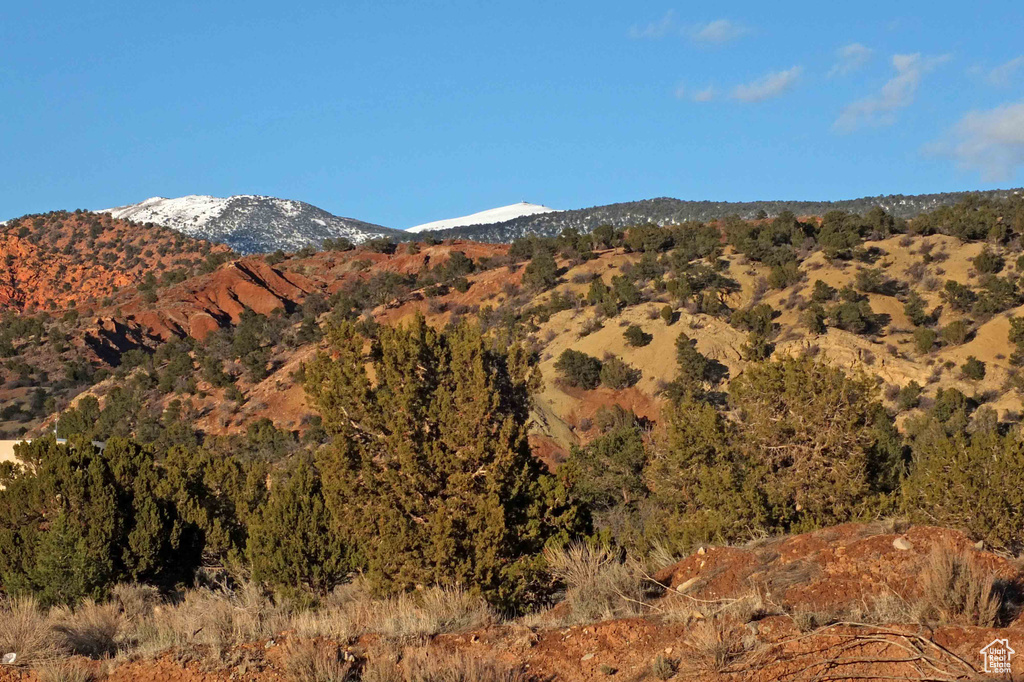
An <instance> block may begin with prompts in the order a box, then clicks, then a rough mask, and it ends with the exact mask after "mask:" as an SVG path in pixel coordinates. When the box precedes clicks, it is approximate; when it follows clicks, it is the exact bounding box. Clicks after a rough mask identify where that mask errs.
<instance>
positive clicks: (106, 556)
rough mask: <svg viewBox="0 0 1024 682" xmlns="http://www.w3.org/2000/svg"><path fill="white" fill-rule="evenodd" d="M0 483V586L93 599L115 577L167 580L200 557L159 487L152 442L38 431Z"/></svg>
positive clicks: (51, 598)
mask: <svg viewBox="0 0 1024 682" xmlns="http://www.w3.org/2000/svg"><path fill="white" fill-rule="evenodd" d="M18 456H19V458H20V460H21V463H22V466H19V467H14V468H12V469H9V470H8V472H7V473H6V474H5V476H4V477H3V479H2V480H0V483H2V486H3V490H0V584H3V586H4V588H5V590H7V591H9V592H32V593H35V594H36V595H38V596H39V597H40V599H41V600H42V601H44V602H45V603H65V604H73V603H75V602H76V601H78V600H80V599H82V598H84V597H92V598H99V597H101V596H102V595H103V594H104V592H105V591H106V589H107V588H108V587H109V586H110V585H112V584H113V583H115V582H118V581H138V582H147V583H154V584H161V585H173V584H175V583H176V582H179V581H182V580H189V579H190V578H191V575H192V573H193V572H194V571H195V569H196V567H197V566H198V565H199V560H200V557H201V550H202V544H201V542H202V538H201V534H200V533H199V532H198V529H197V528H196V527H195V526H194V525H193V524H191V523H189V522H187V521H185V520H183V519H182V518H181V517H180V516H179V515H178V513H177V509H176V508H175V506H174V504H173V503H172V501H171V500H170V499H169V498H168V496H167V494H166V488H165V486H164V483H163V476H162V474H161V472H160V471H158V469H157V468H156V466H155V464H154V461H153V453H152V451H151V450H149V449H147V448H144V447H142V446H140V445H138V444H137V443H134V442H132V441H129V440H126V439H123V438H114V439H111V440H109V441H107V443H106V447H105V448H103V449H102V450H101V449H97V448H95V447H93V446H92V445H91V444H89V442H88V441H85V440H83V439H80V438H79V439H74V440H73V441H72V442H71V443H70V444H68V445H62V444H58V443H57V442H56V441H55V440H54V439H53V438H50V437H47V438H41V439H38V440H34V441H32V442H31V443H28V444H25V445H22V446H20V447H19V453H18Z"/></svg>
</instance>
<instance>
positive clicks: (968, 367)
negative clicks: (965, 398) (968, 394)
mask: <svg viewBox="0 0 1024 682" xmlns="http://www.w3.org/2000/svg"><path fill="white" fill-rule="evenodd" d="M960 376H961V377H963V378H964V379H968V380H970V381H981V380H982V379H984V378H985V363H984V362H982V361H981V360H979V359H978V358H976V357H974V356H973V355H969V356H967V360H966V362H964V364H963V365H961V367H960Z"/></svg>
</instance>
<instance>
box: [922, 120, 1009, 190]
mask: <svg viewBox="0 0 1024 682" xmlns="http://www.w3.org/2000/svg"><path fill="white" fill-rule="evenodd" d="M926 151H929V152H931V153H934V154H939V155H942V156H948V157H950V158H953V159H956V160H957V161H958V162H959V163H960V164H961V165H962V166H964V167H965V168H971V169H975V170H978V171H980V172H981V174H982V176H983V177H984V178H985V180H986V181H989V182H996V181H1002V180H1009V179H1010V178H1012V177H1013V173H1014V171H1016V170H1017V168H1019V167H1020V166H1024V101H1021V102H1016V103H1013V104H1004V105H1003V106H1000V107H996V108H995V109H986V110H981V111H969V112H967V113H966V114H965V115H964V117H963V118H961V119H960V121H959V122H958V123H957V124H956V125H955V126H953V128H952V129H951V130H950V131H949V132H948V133H947V134H946V137H945V139H944V140H942V141H940V142H937V143H934V144H931V145H929V146H928V147H927V148H926Z"/></svg>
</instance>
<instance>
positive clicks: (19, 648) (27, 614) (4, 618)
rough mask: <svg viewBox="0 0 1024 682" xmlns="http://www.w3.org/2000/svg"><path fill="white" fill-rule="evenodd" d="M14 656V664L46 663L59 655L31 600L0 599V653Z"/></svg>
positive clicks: (43, 616) (43, 617) (45, 621)
mask: <svg viewBox="0 0 1024 682" xmlns="http://www.w3.org/2000/svg"><path fill="white" fill-rule="evenodd" d="M7 653H14V654H17V659H16V660H15V663H16V665H29V664H33V663H38V662H40V661H48V660H53V659H56V658H58V657H59V656H60V655H61V653H62V652H61V650H60V644H59V641H58V639H57V637H56V636H55V633H54V632H53V628H52V627H50V622H49V619H48V618H47V615H46V614H45V613H44V612H43V611H42V609H40V608H39V603H38V602H37V601H36V600H35V599H34V598H33V597H19V598H16V599H8V600H0V654H7Z"/></svg>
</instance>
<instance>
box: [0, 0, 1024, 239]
mask: <svg viewBox="0 0 1024 682" xmlns="http://www.w3.org/2000/svg"><path fill="white" fill-rule="evenodd" d="M1022 27H1024V3H1021V2H1019V0H1018V1H1017V2H986V3H975V4H973V5H971V6H967V5H965V4H964V3H958V2H949V1H941V0H940V1H938V2H901V3H893V2H886V3H882V2H858V3H822V2H814V3H810V2H806V3H803V2H800V3H797V2H790V3H764V2H732V3H695V2H688V3H687V2H678V3H675V4H672V3H663V2H660V3H617V2H594V1H592V2H586V3H583V2H563V3H539V2H537V3H534V2H519V3H468V2H466V3H461V2H415V3H414V2H409V3H398V2H382V1H378V2H340V3H339V2H334V3H328V2H299V3H278V2H262V1H260V0H250V1H249V2H245V3H242V2H238V3H235V2H216V1H211V2H194V3H190V2H173V1H167V2H160V3H127V2H125V3H113V2H89V1H88V0H78V1H76V2H65V1H63V0H61V1H54V2H37V3H25V2H19V3H16V2H7V3H4V6H3V9H0V54H2V58H0V218H7V217H13V216H16V215H21V214H24V213H29V212H38V211H46V210H51V209H58V208H67V209H74V208H78V207H82V208H105V207H108V206H114V205H121V204H126V203H132V202H136V201H140V200H142V199H144V198H147V197H150V196H155V195H160V196H171V197H173V196H180V195H183V194H212V195H217V196H227V195H230V194H242V193H255V194H270V195H274V196H280V197H286V198H291V199H299V200H303V201H308V202H310V203H313V204H316V205H318V206H321V207H322V208H325V209H327V210H329V211H331V212H333V213H337V214H339V215H344V216H350V217H355V218H360V219H363V220H368V221H371V222H376V223H380V224H384V225H388V226H391V227H399V228H402V227H409V226H411V225H414V224H417V223H422V222H426V221H429V220H435V219H439V218H446V217H450V216H455V215H462V214H465V213H470V212H474V211H478V210H482V209H486V208H490V207H493V206H497V205H502V204H508V203H512V202H515V201H519V200H527V201H531V202H535V203H543V204H546V205H549V206H552V207H555V208H578V207H582V206H591V205H595V204H605V203H610V202H615V201H629V200H634V199H643V198H650V197H658V196H673V197H678V198H681V199H712V200H753V199H841V198H852V197H857V196H864V195H875V194H889V193H904V194H912V193H921V192H937V191H950V190H961V189H983V188H992V187H1010V186H1014V187H1015V186H1021V185H1024V43H1022V42H1021V40H1020V32H1021V28H1022Z"/></svg>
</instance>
